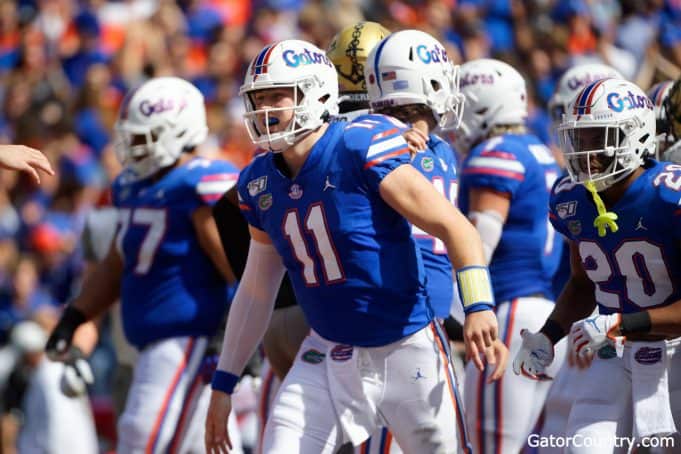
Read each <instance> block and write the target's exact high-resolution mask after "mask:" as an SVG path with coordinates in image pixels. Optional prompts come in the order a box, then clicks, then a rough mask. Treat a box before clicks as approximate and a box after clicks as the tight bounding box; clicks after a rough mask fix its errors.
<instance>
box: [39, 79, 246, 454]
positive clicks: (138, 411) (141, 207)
mask: <svg viewBox="0 0 681 454" xmlns="http://www.w3.org/2000/svg"><path fill="white" fill-rule="evenodd" d="M115 132H116V136H117V143H116V152H117V154H118V157H119V160H120V161H121V163H122V165H123V166H124V167H125V169H124V170H123V172H121V174H120V175H119V176H118V177H117V178H116V180H115V181H114V183H113V185H112V198H113V203H114V206H116V207H117V208H118V211H119V216H118V222H119V227H118V231H117V233H116V238H115V241H114V244H113V245H112V246H111V248H110V249H109V252H108V255H107V256H106V258H104V260H103V261H102V262H100V263H99V264H98V265H97V266H96V268H95V269H94V270H93V271H92V272H91V273H90V274H89V275H88V276H87V278H86V279H85V282H84V283H83V289H82V291H81V292H80V294H79V295H78V296H77V297H76V298H75V300H74V301H73V302H71V303H70V304H69V305H68V306H67V307H66V309H65V310H64V313H63V315H62V318H61V320H60V321H59V324H58V325H57V327H56V328H55V329H54V331H53V333H52V335H51V336H50V339H49V341H48V343H47V346H46V349H47V352H48V354H49V355H50V356H51V357H52V358H54V359H57V360H65V361H71V360H72V358H70V355H71V350H70V346H71V341H72V338H73V333H74V331H75V330H76V329H77V328H78V326H80V325H81V324H83V323H84V322H85V321H87V320H90V319H93V318H95V317H97V316H99V315H100V314H102V313H104V311H106V310H107V309H108V308H109V307H110V306H111V305H112V304H113V303H114V302H115V301H116V299H117V298H118V297H119V295H120V300H121V311H122V319H123V328H124V331H125V335H126V337H127V339H128V341H129V342H130V343H131V344H133V345H134V346H135V347H136V348H137V349H138V350H139V357H138V360H137V363H136V365H135V370H134V376H133V381H132V385H131V388H130V390H129V394H128V398H127V402H126V407H125V410H124V412H123V414H122V415H121V417H120V418H119V421H118V446H117V450H118V452H130V453H136V452H167V451H173V450H178V451H180V452H188V451H197V450H202V449H203V446H202V442H203V424H202V418H201V417H198V418H197V417H195V415H202V414H205V412H206V408H207V404H208V397H209V396H208V394H207V392H208V386H207V384H208V381H209V380H210V375H211V369H210V357H209V356H207V354H208V353H209V352H208V346H209V340H210V338H211V337H213V336H214V335H215V334H216V332H217V330H218V328H219V326H220V323H221V321H222V320H223V318H224V314H225V311H226V309H227V305H228V302H229V296H230V285H231V284H235V282H236V280H235V277H234V273H233V272H232V270H231V267H230V265H229V263H228V261H227V259H226V258H225V256H224V253H223V251H222V247H221V244H220V239H219V236H218V232H217V229H216V227H215V223H214V221H213V219H212V217H211V205H212V204H213V203H214V202H215V201H216V200H217V199H218V198H219V197H220V195H222V193H223V192H224V191H226V190H227V189H228V188H229V187H230V186H232V185H233V184H234V183H235V181H236V179H237V171H236V169H235V168H234V167H233V166H232V165H231V164H229V163H226V162H220V161H208V160H206V159H201V158H198V157H197V156H196V155H195V152H196V147H197V146H198V145H200V144H201V143H202V142H203V141H204V140H205V138H206V135H207V132H208V128H207V126H206V112H205V107H204V101H203V96H202V95H201V93H200V92H199V91H198V90H197V89H196V88H195V87H194V86H193V85H192V84H190V83H189V82H187V81H185V80H182V79H179V78H176V77H159V78H154V79H151V80H149V81H147V82H145V83H144V84H143V85H141V86H140V87H139V88H137V89H135V90H132V91H131V92H129V93H128V95H127V97H126V99H125V100H124V102H123V104H122V107H121V110H120V113H119V116H118V119H117V122H116V130H115ZM230 431H231V432H232V436H234V437H238V433H237V432H235V431H232V430H230ZM235 448H237V451H238V450H239V448H238V442H235Z"/></svg>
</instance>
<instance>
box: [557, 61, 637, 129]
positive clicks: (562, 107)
mask: <svg viewBox="0 0 681 454" xmlns="http://www.w3.org/2000/svg"><path fill="white" fill-rule="evenodd" d="M607 78H613V79H626V78H625V77H624V76H623V75H622V74H620V72H619V71H617V70H616V69H615V68H613V67H612V66H608V65H604V64H602V63H589V64H583V65H576V66H573V67H572V68H570V69H568V70H567V71H565V73H564V74H563V75H562V76H561V77H560V80H559V81H558V86H557V87H556V90H555V91H554V92H553V96H551V99H549V114H550V115H551V121H552V122H553V124H554V125H558V123H560V122H561V121H562V120H563V114H564V113H565V112H567V108H568V104H570V101H572V100H573V99H574V98H575V96H577V93H579V92H580V91H582V88H584V87H586V86H587V85H589V84H590V83H591V82H596V81H597V80H600V79H607Z"/></svg>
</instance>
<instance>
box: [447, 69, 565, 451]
mask: <svg viewBox="0 0 681 454" xmlns="http://www.w3.org/2000/svg"><path fill="white" fill-rule="evenodd" d="M461 92H462V93H463V95H464V97H465V100H466V102H465V105H464V110H463V119H462V122H461V127H460V128H459V130H458V131H457V135H456V143H455V145H456V147H457V149H458V150H459V151H461V152H463V153H466V155H467V156H466V159H465V160H464V162H463V165H462V168H461V175H460V187H459V205H460V207H461V210H462V211H463V212H464V213H466V214H467V215H468V217H469V219H470V220H471V221H472V222H473V224H474V225H475V226H476V228H477V229H478V231H479V233H480V237H481V238H482V242H483V247H484V250H485V258H486V260H487V261H488V262H489V268H490V274H491V276H492V281H493V283H494V297H495V300H496V301H497V302H498V303H497V309H496V314H497V317H498V318H499V324H500V327H501V329H500V332H499V335H500V339H501V340H503V342H504V343H505V344H506V346H507V347H508V348H509V350H510V352H511V354H515V352H517V351H518V349H519V348H520V345H521V342H522V340H521V338H520V335H519V333H520V330H521V329H523V328H529V329H535V330H536V329H538V328H539V327H541V324H542V322H543V321H544V320H545V319H546V317H547V316H548V314H549V313H550V312H551V310H552V308H553V300H552V298H553V297H552V278H553V274H554V273H555V271H556V269H557V266H558V260H559V258H560V254H561V248H562V241H561V239H560V237H557V236H556V235H555V232H554V230H553V228H552V227H551V225H550V224H549V219H548V201H549V193H550V190H551V186H552V185H553V183H554V182H555V181H556V179H557V178H558V176H559V175H560V168H559V167H558V165H557V164H556V161H555V159H554V157H553V153H552V152H551V150H549V149H548V148H547V147H546V145H544V144H543V143H541V142H540V141H539V139H537V138H536V137H535V136H534V135H531V134H529V133H528V132H527V130H526V128H525V125H524V122H525V118H526V117H527V93H526V88H525V80H524V79H523V77H522V76H521V75H520V74H519V73H518V71H516V70H515V69H514V68H513V67H511V66H510V65H508V64H506V63H504V62H501V61H498V60H492V59H481V60H473V61H470V62H467V63H465V64H463V65H462V66H461ZM490 373H491V371H483V372H481V371H480V370H478V369H477V368H475V367H473V365H472V364H468V366H467V368H466V379H465V385H464V386H465V388H464V399H465V402H466V405H465V408H466V417H467V420H468V430H469V432H470V433H471V438H472V441H473V446H474V450H475V452H480V453H488V452H489V453H497V452H504V453H506V452H508V453H512V452H513V453H515V452H519V451H520V450H521V448H522V447H523V446H524V445H525V442H526V440H527V436H528V434H529V433H530V431H531V430H532V429H533V428H534V426H535V423H536V422H537V418H538V416H539V414H540V412H541V409H542V407H543V402H544V399H545V397H546V394H547V392H548V390H549V383H546V382H532V381H529V380H524V379H522V378H519V377H516V376H515V375H513V373H510V371H507V373H506V374H505V375H504V377H503V378H502V379H501V380H499V381H497V382H495V383H491V382H490V381H489V374H490Z"/></svg>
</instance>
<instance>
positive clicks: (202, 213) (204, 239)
mask: <svg viewBox="0 0 681 454" xmlns="http://www.w3.org/2000/svg"><path fill="white" fill-rule="evenodd" d="M192 223H193V224H194V230H195V231H196V236H197V238H198V240H199V244H200V245H201V249H203V252H205V253H206V255H208V257H210V259H211V261H212V262H213V265H215V267H216V268H217V269H218V270H219V271H220V274H221V275H222V277H224V278H225V280H226V281H227V283H229V284H230V285H233V284H235V283H236V276H235V275H234V271H233V270H232V267H231V265H230V264H229V261H228V260H227V256H226V255H225V252H224V249H223V247H222V241H221V240H220V234H219V233H218V228H217V225H216V224H215V219H214V218H213V213H212V208H211V207H210V206H208V205H202V206H200V207H199V208H197V209H196V210H194V212H193V213H192Z"/></svg>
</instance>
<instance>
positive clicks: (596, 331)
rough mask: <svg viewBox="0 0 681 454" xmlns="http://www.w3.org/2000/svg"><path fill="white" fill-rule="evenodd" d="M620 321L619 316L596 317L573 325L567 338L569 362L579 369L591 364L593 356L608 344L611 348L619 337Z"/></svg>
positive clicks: (620, 337)
mask: <svg viewBox="0 0 681 454" xmlns="http://www.w3.org/2000/svg"><path fill="white" fill-rule="evenodd" d="M621 321H622V315H621V314H610V315H596V316H594V317H589V318H585V319H584V320H580V321H578V322H575V323H573V325H572V328H571V329H570V335H569V337H568V342H569V345H568V348H569V349H570V353H569V357H571V359H570V361H571V362H572V363H573V364H575V365H577V366H578V367H580V368H584V367H588V366H589V364H591V359H593V355H594V354H595V353H596V352H597V351H598V350H599V349H600V348H601V347H603V346H605V345H606V344H608V343H610V344H612V345H613V346H614V345H615V344H616V343H617V341H618V338H619V339H624V337H623V336H621V335H619V327H620V323H621Z"/></svg>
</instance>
